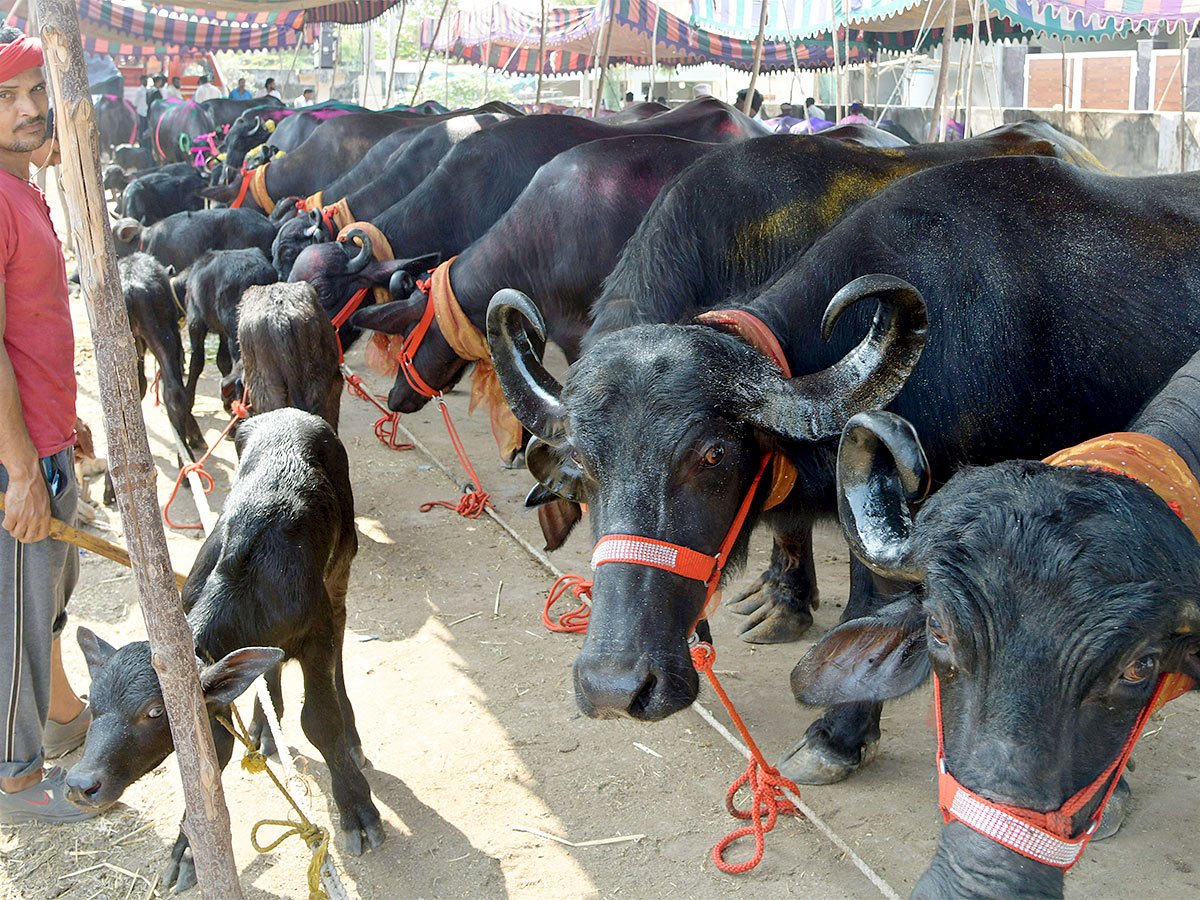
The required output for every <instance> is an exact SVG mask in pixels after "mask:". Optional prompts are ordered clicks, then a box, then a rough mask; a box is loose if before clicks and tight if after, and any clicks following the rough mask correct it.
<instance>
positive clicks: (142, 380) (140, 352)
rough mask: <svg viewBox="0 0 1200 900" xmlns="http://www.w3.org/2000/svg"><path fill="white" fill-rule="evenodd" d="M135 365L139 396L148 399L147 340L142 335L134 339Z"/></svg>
mask: <svg viewBox="0 0 1200 900" xmlns="http://www.w3.org/2000/svg"><path fill="white" fill-rule="evenodd" d="M133 355H134V362H133V364H134V366H135V367H136V368H137V383H138V397H139V398H140V399H142V400H145V399H146V386H147V385H146V342H145V341H144V340H142V339H141V338H140V337H136V336H135V337H134V339H133Z"/></svg>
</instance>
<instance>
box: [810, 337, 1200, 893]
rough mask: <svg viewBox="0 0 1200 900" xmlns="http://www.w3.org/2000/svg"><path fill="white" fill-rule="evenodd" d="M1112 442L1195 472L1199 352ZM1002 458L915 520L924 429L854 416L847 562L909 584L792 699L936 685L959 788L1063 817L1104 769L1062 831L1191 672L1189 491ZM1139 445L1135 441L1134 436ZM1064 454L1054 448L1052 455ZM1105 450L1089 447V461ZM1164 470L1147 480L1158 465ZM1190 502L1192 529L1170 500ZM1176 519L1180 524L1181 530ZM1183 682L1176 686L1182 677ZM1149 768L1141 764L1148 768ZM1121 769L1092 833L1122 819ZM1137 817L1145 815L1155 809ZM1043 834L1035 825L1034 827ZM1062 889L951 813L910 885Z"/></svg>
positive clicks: (943, 889) (1198, 592)
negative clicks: (1146, 448) (1157, 698)
mask: <svg viewBox="0 0 1200 900" xmlns="http://www.w3.org/2000/svg"><path fill="white" fill-rule="evenodd" d="M1128 427H1129V431H1130V432H1134V433H1135V434H1134V435H1129V436H1121V435H1113V437H1114V438H1116V441H1114V443H1116V444H1117V445H1118V446H1120V445H1125V441H1126V440H1127V439H1128V438H1129V437H1132V438H1133V440H1134V441H1135V442H1136V443H1137V444H1142V443H1143V442H1142V439H1141V436H1142V435H1149V436H1151V437H1153V438H1157V439H1158V440H1160V441H1162V442H1163V444H1165V445H1166V446H1167V447H1170V448H1171V449H1172V450H1174V451H1175V452H1176V453H1177V454H1178V456H1179V458H1180V459H1181V460H1182V462H1183V463H1184V464H1185V465H1186V467H1187V468H1188V469H1189V470H1190V472H1189V473H1186V474H1188V475H1190V473H1191V472H1198V471H1200V354H1198V355H1197V356H1194V357H1192V359H1191V360H1189V361H1188V363H1187V364H1186V365H1185V366H1184V367H1183V368H1182V369H1180V371H1179V372H1177V373H1176V374H1175V376H1174V377H1173V378H1172V379H1171V380H1170V381H1169V382H1168V383H1167V385H1166V386H1165V387H1164V388H1163V389H1162V390H1161V391H1160V392H1159V393H1158V394H1157V395H1156V396H1155V397H1154V399H1153V400H1151V401H1150V403H1149V404H1148V405H1147V406H1146V408H1145V410H1143V411H1142V412H1141V413H1140V414H1139V415H1138V417H1137V418H1136V419H1135V420H1134V422H1133V423H1132V424H1131V425H1129V426H1128ZM1091 449H1092V452H1091V453H1089V452H1087V451H1086V450H1083V449H1080V451H1079V453H1078V454H1076V453H1074V452H1067V453H1065V454H1061V456H1062V457H1063V458H1062V460H1061V462H1060V463H1059V464H1056V465H1053V466H1051V465H1046V464H1044V463H1039V462H1031V461H1013V462H1004V463H999V464H997V465H993V466H989V467H987V468H976V469H967V470H965V471H961V472H959V473H958V474H956V475H955V476H954V477H953V478H951V479H950V481H949V483H948V484H946V486H945V487H943V488H942V489H941V490H939V491H938V492H937V494H936V495H935V496H934V497H933V498H932V499H931V500H930V501H929V502H928V503H927V504H925V506H924V508H923V509H921V511H920V514H919V515H917V516H916V517H915V520H914V516H913V510H914V509H915V508H916V507H918V506H919V505H920V500H921V494H922V492H923V488H924V487H925V486H926V484H925V482H926V481H927V477H928V464H927V461H926V457H925V454H924V452H923V450H922V448H921V445H920V442H919V440H918V437H917V434H916V432H915V431H914V430H913V428H912V426H911V425H909V424H908V423H907V422H906V421H905V420H903V419H901V418H900V417H899V416H896V415H894V414H892V413H888V412H882V411H878V412H873V413H865V414H863V415H861V416H856V417H854V418H853V419H851V420H850V422H849V423H848V424H847V426H846V430H845V433H844V436H843V438H842V444H841V450H840V452H839V457H838V490H839V504H840V506H841V518H842V526H843V528H844V529H845V530H846V534H847V537H848V539H849V541H850V544H851V546H852V547H853V548H854V549H855V552H856V554H857V555H858V556H859V558H861V559H862V560H863V561H864V562H865V563H866V564H867V565H868V566H869V567H871V568H872V569H873V570H875V571H876V572H877V573H878V574H880V575H881V576H882V577H886V578H888V579H894V580H898V581H901V582H904V583H907V584H908V585H909V586H910V590H908V591H906V592H904V593H902V594H901V595H900V597H899V599H898V600H897V601H896V602H894V603H892V604H890V605H888V606H887V607H885V608H883V609H881V610H879V611H878V612H877V613H876V614H875V615H872V616H869V617H867V618H863V619H857V620H853V621H850V622H846V623H845V624H843V625H840V626H839V627H838V628H836V629H834V630H833V631H831V632H830V633H829V634H827V635H826V636H825V637H824V638H822V640H821V641H820V642H818V643H817V644H816V645H815V646H814V647H813V648H812V650H810V651H809V653H808V654H807V655H806V656H805V658H804V659H803V660H801V661H800V663H799V664H797V666H796V668H795V670H794V671H793V673H792V687H793V690H794V691H795V692H796V694H797V697H798V698H799V699H801V700H804V701H808V702H812V703H818V704H827V703H831V702H853V701H857V702H861V701H879V700H884V699H889V698H892V697H897V696H900V695H901V694H904V693H906V692H907V691H909V690H911V689H913V688H915V687H916V686H917V685H919V684H920V683H921V682H922V681H924V679H925V677H926V675H927V674H928V673H929V671H930V668H931V666H932V669H933V671H934V672H935V673H936V674H937V677H938V679H939V682H940V696H941V720H942V723H943V732H944V739H945V754H946V766H947V770H948V772H949V774H950V775H951V776H952V777H953V778H955V779H956V780H957V781H958V782H959V784H961V785H962V786H963V787H966V788H967V789H968V790H971V791H973V792H975V793H977V794H980V795H982V796H984V797H987V798H992V799H994V800H997V801H1000V802H1002V803H1004V804H1005V805H1007V806H1011V807H1017V808H1019V809H1022V810H1029V811H1032V812H1035V813H1051V812H1052V811H1057V810H1060V809H1062V807H1063V806H1064V804H1065V803H1066V802H1067V800H1068V798H1072V797H1074V796H1075V795H1076V794H1077V793H1078V792H1080V791H1083V790H1084V789H1085V788H1086V787H1087V786H1089V785H1092V784H1093V783H1095V782H1096V781H1097V779H1100V786H1099V788H1098V789H1097V792H1096V793H1095V794H1094V795H1093V796H1092V797H1090V798H1088V799H1087V802H1085V803H1083V804H1082V805H1080V808H1079V809H1078V811H1077V812H1074V813H1073V814H1071V813H1064V821H1063V825H1062V826H1061V831H1060V832H1059V836H1060V837H1062V838H1065V839H1068V840H1071V839H1077V838H1078V837H1080V836H1081V835H1082V834H1083V833H1084V831H1085V830H1086V829H1087V828H1088V827H1089V824H1090V820H1092V819H1094V818H1095V816H1096V813H1097V811H1098V806H1099V803H1100V802H1101V798H1102V797H1103V795H1104V793H1105V791H1106V790H1107V789H1108V788H1109V786H1110V785H1111V784H1112V781H1113V779H1114V778H1116V777H1117V775H1116V774H1114V773H1110V774H1109V775H1108V777H1107V778H1103V777H1102V773H1104V772H1106V771H1107V770H1108V767H1109V766H1110V764H1112V763H1113V762H1114V760H1116V759H1117V758H1118V756H1119V755H1120V754H1121V752H1122V747H1123V745H1124V743H1125V741H1126V739H1127V738H1128V737H1129V735H1130V734H1131V732H1132V730H1133V728H1134V726H1135V722H1136V721H1137V719H1138V717H1139V715H1140V714H1141V713H1142V710H1143V708H1144V707H1146V706H1147V703H1148V701H1149V699H1150V697H1151V694H1152V692H1153V691H1154V690H1155V689H1156V685H1157V683H1158V681H1159V679H1160V677H1163V676H1167V675H1170V674H1171V673H1178V674H1179V675H1184V676H1187V677H1188V678H1191V679H1192V680H1193V681H1200V606H1198V604H1197V597H1200V545H1198V544H1197V542H1196V538H1195V536H1194V532H1193V531H1191V530H1189V526H1190V528H1196V527H1197V522H1196V521H1195V516H1194V512H1195V506H1194V505H1192V504H1194V496H1195V493H1196V487H1195V481H1194V479H1193V480H1192V484H1191V487H1192V490H1191V491H1190V493H1191V494H1192V496H1191V497H1186V498H1185V497H1184V496H1183V494H1184V491H1185V489H1186V487H1187V485H1186V484H1184V483H1179V484H1178V486H1176V484H1172V483H1171V481H1172V480H1173V479H1172V478H1165V477H1161V476H1160V477H1157V478H1156V481H1157V484H1158V486H1157V487H1156V488H1155V489H1151V488H1150V487H1147V486H1145V485H1144V484H1141V483H1139V482H1138V480H1135V479H1141V478H1145V477H1146V475H1145V472H1144V471H1143V470H1144V469H1145V468H1146V466H1147V465H1155V466H1157V465H1161V462H1160V461H1159V460H1158V459H1155V460H1154V461H1153V462H1152V463H1151V462H1150V461H1149V460H1148V458H1146V457H1143V456H1142V453H1141V452H1138V453H1134V454H1130V455H1128V456H1127V457H1126V459H1125V460H1124V461H1125V462H1127V463H1128V466H1127V467H1121V466H1119V465H1117V461H1116V459H1115V458H1113V459H1112V460H1111V464H1112V465H1113V466H1115V467H1116V468H1117V469H1119V470H1120V472H1122V473H1128V477H1127V476H1126V475H1125V474H1117V473H1116V471H1114V470H1112V469H1107V470H1106V469H1104V468H1099V467H1097V466H1092V467H1074V466H1073V465H1068V466H1067V467H1062V464H1065V463H1068V461H1069V460H1070V459H1071V457H1073V456H1076V457H1077V458H1078V459H1079V460H1085V459H1088V458H1092V459H1094V460H1095V461H1097V462H1098V463H1103V462H1104V461H1105V460H1104V459H1103V456H1104V454H1106V453H1111V452H1112V451H1110V450H1107V451H1106V450H1104V449H1102V445H1099V442H1097V443H1094V444H1092V445H1091ZM1138 450H1139V451H1141V447H1138ZM1059 455H1060V454H1056V456H1059ZM1097 456H1099V458H1097ZM1154 474H1155V476H1159V473H1158V472H1155V473H1154ZM1172 498H1174V500H1175V502H1176V503H1177V506H1179V504H1178V502H1177V501H1178V500H1184V501H1185V502H1189V501H1190V511H1191V512H1192V513H1193V514H1192V515H1190V516H1188V518H1187V519H1185V521H1181V520H1180V516H1179V515H1178V514H1177V513H1176V510H1175V509H1173V508H1172V507H1171V506H1170V505H1169V504H1170V503H1171V502H1172ZM1185 522H1186V523H1187V524H1185ZM1183 686H1184V687H1186V684H1185V685H1183ZM1145 762H1146V761H1145V760H1144V759H1143V765H1145ZM1127 797H1128V785H1127V784H1126V783H1125V780H1124V778H1121V780H1120V782H1119V784H1118V785H1117V787H1116V789H1115V790H1114V793H1113V799H1112V801H1110V803H1109V805H1108V807H1107V808H1106V809H1105V810H1104V813H1103V821H1102V822H1101V823H1100V825H1099V827H1098V828H1097V829H1096V831H1095V838H1096V839H1099V838H1101V837H1103V836H1106V835H1107V834H1111V833H1112V832H1114V831H1115V830H1116V828H1117V827H1119V825H1120V822H1121V820H1122V817H1123V815H1124V812H1125V807H1126V802H1125V801H1126V798H1127ZM1147 812H1150V811H1149V810H1147ZM1041 827H1046V826H1044V825H1043V826H1041ZM1062 895H1063V870H1062V869H1061V868H1058V867H1057V866H1052V865H1048V864H1046V863H1044V862H1039V861H1036V860H1034V859H1030V858H1026V856H1024V855H1018V854H1017V853H1016V852H1014V851H1013V850H1010V849H1008V848H1007V847H1005V846H1003V845H1002V844H999V843H997V842H995V841H993V840H992V839H990V838H988V837H985V836H984V835H983V834H981V833H978V832H977V831H976V830H973V829H972V828H971V827H969V826H968V825H967V824H965V823H964V822H961V821H958V820H955V821H953V822H951V823H950V824H949V825H947V826H946V828H945V829H943V831H942V834H941V838H940V840H939V842H938V849H937V854H936V855H935V857H934V860H933V862H932V865H931V866H930V868H929V870H928V871H927V872H926V873H925V874H924V876H923V877H922V878H921V880H920V881H919V882H918V884H917V886H916V889H915V891H914V893H913V896H914V897H916V898H923V900H951V898H967V897H1005V898H1017V900H1034V898H1037V900H1048V898H1059V897H1062Z"/></svg>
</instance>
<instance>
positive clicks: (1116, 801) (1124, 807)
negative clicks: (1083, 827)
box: [1092, 776, 1132, 841]
mask: <svg viewBox="0 0 1200 900" xmlns="http://www.w3.org/2000/svg"><path fill="white" fill-rule="evenodd" d="M1131 793H1132V792H1131V791H1130V790H1129V782H1127V781H1126V780H1125V777H1124V776H1121V780H1120V781H1118V782H1117V786H1116V789H1115V790H1113V794H1112V796H1111V797H1110V798H1109V800H1108V806H1106V807H1104V815H1103V816H1101V818H1100V824H1099V825H1098V826H1097V827H1096V833H1095V834H1094V835H1092V840H1093V841H1102V840H1104V839H1105V838H1110V837H1112V836H1113V835H1114V834H1116V833H1117V831H1119V830H1120V828H1121V824H1122V823H1123V822H1124V821H1125V814H1126V813H1128V812H1129V797H1130V794H1131Z"/></svg>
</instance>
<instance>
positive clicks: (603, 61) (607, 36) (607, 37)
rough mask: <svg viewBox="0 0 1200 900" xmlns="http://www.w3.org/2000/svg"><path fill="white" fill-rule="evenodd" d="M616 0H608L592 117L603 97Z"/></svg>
mask: <svg viewBox="0 0 1200 900" xmlns="http://www.w3.org/2000/svg"><path fill="white" fill-rule="evenodd" d="M616 2H617V0H608V24H607V25H606V26H605V28H604V49H603V50H601V51H600V77H599V78H598V79H597V80H596V99H595V101H594V102H593V103H592V118H595V117H597V116H599V115H600V103H601V101H602V100H603V99H604V79H605V77H606V76H607V75H608V48H609V45H611V44H612V32H613V20H614V19H615V18H616V17H617V6H616Z"/></svg>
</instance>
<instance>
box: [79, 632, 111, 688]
mask: <svg viewBox="0 0 1200 900" xmlns="http://www.w3.org/2000/svg"><path fill="white" fill-rule="evenodd" d="M75 639H76V640H77V641H79V649H80V650H82V651H83V658H84V659H85V660H87V667H88V674H89V675H91V676H92V678H93V680H94V679H95V677H96V674H97V673H98V672H99V671H100V670H101V669H103V668H104V664H105V663H107V662H108V661H109V660H110V659H112V657H113V654H114V653H116V652H117V648H116V647H114V646H113V645H112V644H110V643H109V642H108V641H106V640H104V638H102V637H98V636H97V635H96V633H95V632H94V631H92V630H91V629H88V628H85V627H84V626H82V625H80V626H79V630H78V631H76V632H75Z"/></svg>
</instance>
